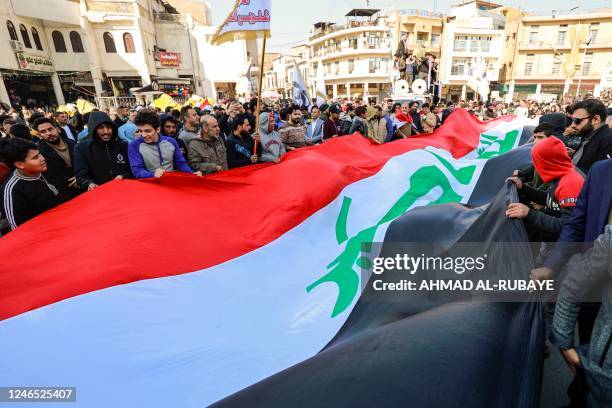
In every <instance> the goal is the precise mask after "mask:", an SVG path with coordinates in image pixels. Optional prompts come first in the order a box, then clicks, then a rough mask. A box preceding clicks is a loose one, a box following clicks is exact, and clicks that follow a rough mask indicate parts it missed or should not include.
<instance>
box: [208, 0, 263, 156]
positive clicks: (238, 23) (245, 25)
mask: <svg viewBox="0 0 612 408" xmlns="http://www.w3.org/2000/svg"><path fill="white" fill-rule="evenodd" d="M271 15H272V8H271V0H236V2H235V3H234V7H233V8H232V11H231V12H230V14H229V16H227V18H226V19H225V21H224V22H223V24H221V25H220V26H219V28H218V29H217V31H216V33H215V35H214V36H213V38H212V39H211V43H212V44H213V45H219V44H223V43H224V42H227V41H235V40H255V39H257V38H259V37H260V36H261V37H263V43H262V46H261V48H262V49H261V63H260V65H259V68H260V69H259V81H258V82H257V83H258V91H257V96H258V98H257V108H256V110H255V113H254V114H255V118H256V124H255V129H259V113H260V112H261V97H260V96H261V86H262V84H263V71H264V70H263V66H264V57H265V55H266V39H267V38H268V37H269V36H270V18H271ZM233 127H235V126H233ZM252 154H253V155H254V156H256V155H257V144H256V143H255V144H254V151H253V153H252Z"/></svg>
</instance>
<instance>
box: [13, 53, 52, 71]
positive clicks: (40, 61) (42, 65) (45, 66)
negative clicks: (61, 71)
mask: <svg viewBox="0 0 612 408" xmlns="http://www.w3.org/2000/svg"><path fill="white" fill-rule="evenodd" d="M15 55H16V56H17V63H18V64H19V68H21V69H27V70H30V71H47V72H52V71H53V62H52V61H51V59H50V58H46V57H38V56H36V55H28V54H24V53H22V52H18V53H16V54H15Z"/></svg>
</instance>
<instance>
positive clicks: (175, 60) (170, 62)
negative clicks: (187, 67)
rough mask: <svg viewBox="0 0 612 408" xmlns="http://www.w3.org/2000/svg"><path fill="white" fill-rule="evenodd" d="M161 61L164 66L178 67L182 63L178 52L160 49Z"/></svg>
mask: <svg viewBox="0 0 612 408" xmlns="http://www.w3.org/2000/svg"><path fill="white" fill-rule="evenodd" d="M159 62H160V63H161V66H162V67H178V66H179V65H181V57H180V54H179V53H178V52H165V51H160V53H159Z"/></svg>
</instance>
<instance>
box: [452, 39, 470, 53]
mask: <svg viewBox="0 0 612 408" xmlns="http://www.w3.org/2000/svg"><path fill="white" fill-rule="evenodd" d="M467 39H468V37H467V35H456V36H455V43H454V44H453V51H465V49H466V46H467Z"/></svg>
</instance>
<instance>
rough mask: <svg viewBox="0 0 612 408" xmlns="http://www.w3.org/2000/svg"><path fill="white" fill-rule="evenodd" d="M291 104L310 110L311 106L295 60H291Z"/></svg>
mask: <svg viewBox="0 0 612 408" xmlns="http://www.w3.org/2000/svg"><path fill="white" fill-rule="evenodd" d="M293 102H294V103H295V104H296V105H297V106H299V107H302V106H306V107H307V108H309V109H310V107H311V106H312V101H311V100H310V96H308V91H307V89H306V85H304V80H303V79H302V74H301V72H300V68H299V67H298V64H297V62H295V58H294V59H293Z"/></svg>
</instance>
